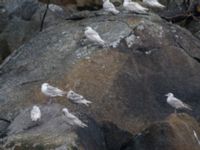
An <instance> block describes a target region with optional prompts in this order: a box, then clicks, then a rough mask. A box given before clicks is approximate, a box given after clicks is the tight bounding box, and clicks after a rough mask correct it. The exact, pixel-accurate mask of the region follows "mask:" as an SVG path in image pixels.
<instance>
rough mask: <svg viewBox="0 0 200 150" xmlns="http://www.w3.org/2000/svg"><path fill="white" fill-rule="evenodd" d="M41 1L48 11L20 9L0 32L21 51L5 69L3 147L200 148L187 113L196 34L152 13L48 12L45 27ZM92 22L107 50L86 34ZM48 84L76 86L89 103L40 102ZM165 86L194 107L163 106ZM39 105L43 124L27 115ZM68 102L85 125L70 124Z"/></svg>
mask: <svg viewBox="0 0 200 150" xmlns="http://www.w3.org/2000/svg"><path fill="white" fill-rule="evenodd" d="M55 3H56V2H55ZM67 5H68V4H67ZM38 7H39V8H40V7H42V9H39V8H38V9H37V10H36V12H34V11H30V14H29V15H28V14H27V15H28V16H25V17H24V16H23V13H24V12H23V11H22V12H20V11H19V12H20V13H14V14H16V15H12V16H13V17H11V19H12V21H13V22H12V21H11V22H10V23H9V24H7V25H6V26H5V28H4V29H3V31H2V33H1V34H0V37H2V39H6V42H7V45H8V46H6V47H8V49H9V50H10V49H11V50H15V51H14V52H13V53H12V54H11V55H9V57H7V59H6V60H5V61H4V62H3V63H2V64H1V66H0V118H5V119H6V120H8V121H11V124H10V123H8V122H7V123H6V122H5V121H3V122H2V123H1V122H0V136H1V137H3V139H2V140H1V141H0V142H1V143H2V144H1V148H2V149H11V148H12V149H19V150H21V149H22V150H23V149H47V150H48V149H56V150H62V149H67V148H68V149H80V150H82V149H83V150H85V149H87V150H94V149H95V150H98V149H99V150H104V149H105V150H132V149H134V150H136V149H137V150H147V149H148V150H156V149H162V150H184V149H183V148H185V150H189V149H188V148H189V147H190V148H191V147H192V148H193V149H194V150H196V149H198V148H199V147H198V143H197V140H196V141H195V139H196V138H194V133H193V130H194V131H195V132H196V134H197V136H199V127H198V123H197V122H196V121H195V120H194V119H193V118H191V117H190V116H194V117H196V118H198V117H199V115H200V111H199V110H200V109H199V106H200V105H199V104H200V102H199V97H200V94H199V88H200V69H199V68H200V64H199V62H200V41H199V39H198V38H196V37H194V36H193V35H192V33H190V32H189V31H188V30H186V29H184V28H181V27H180V26H178V25H174V24H172V23H169V22H167V21H165V20H163V19H161V18H160V17H159V16H158V15H155V14H154V13H150V14H149V15H136V14H128V13H121V14H119V15H118V16H113V15H105V14H103V13H102V11H101V10H99V11H82V12H78V13H75V15H74V16H75V18H76V19H74V20H75V21H74V20H70V17H71V16H69V18H68V20H63V18H62V19H61V18H60V17H59V16H57V14H54V12H52V11H49V12H48V14H47V18H46V21H45V28H44V31H43V32H40V33H39V32H36V31H38V28H39V23H40V20H39V19H38V18H39V16H40V14H43V12H44V10H45V5H42V6H40V5H39V6H38ZM19 8H21V5H20V7H19ZM19 10H20V9H19ZM23 10H24V9H23ZM16 12H18V11H16ZM33 12H34V13H33ZM74 16H72V18H73V17H74ZM66 19H67V18H66ZM16 22H18V23H16ZM34 23H35V24H34ZM32 25H33V27H32ZM13 26H14V27H13ZM86 26H91V27H92V28H94V29H95V30H96V31H97V32H98V33H99V34H100V35H101V37H102V38H103V39H104V40H105V41H106V42H107V43H108V45H109V47H107V48H102V47H99V46H97V45H94V44H93V43H90V42H89V41H88V40H86V39H85V37H84V28H85V27H86ZM21 27H22V28H21ZM11 29H17V30H16V31H15V32H13V31H12V30H11ZM21 30H23V31H21ZM9 32H10V33H9ZM7 33H9V34H7ZM29 33H30V34H29ZM21 34H22V35H21ZM8 37H9V38H8ZM22 41H23V42H22ZM16 45H17V46H16ZM0 46H1V45H0ZM44 82H48V83H50V84H51V85H54V86H57V87H59V88H61V89H63V90H66V91H68V90H70V89H72V90H74V91H76V92H77V93H79V94H81V95H84V97H85V98H86V99H88V100H90V101H92V104H91V106H90V107H88V108H87V107H84V106H77V105H74V104H71V103H70V102H69V101H68V100H67V98H66V97H61V98H55V99H54V100H53V104H49V105H47V104H44V102H45V101H46V97H45V96H44V95H43V94H42V93H41V91H40V86H41V84H42V83H44ZM168 92H173V93H174V94H175V96H176V97H178V98H180V99H181V100H183V101H184V102H185V103H187V104H189V105H191V106H192V108H193V111H188V112H187V113H188V114H189V115H190V116H188V115H185V114H178V115H177V116H176V115H174V114H173V115H170V114H171V113H172V112H173V111H174V110H173V108H171V107H170V106H169V105H168V104H167V103H166V97H164V95H165V94H166V93H168ZM35 104H38V105H39V106H40V108H41V110H42V119H41V121H40V122H39V123H38V124H33V122H32V121H31V120H30V109H31V108H32V106H33V105H35ZM63 107H67V108H69V110H70V111H72V112H76V113H75V114H76V115H77V116H78V117H80V119H81V120H83V121H85V122H86V123H87V124H88V126H89V127H88V128H84V129H81V128H71V127H70V126H68V125H67V124H66V123H65V122H64V121H63V117H62V113H61V109H62V108H63ZM180 112H181V111H180ZM169 115H170V116H169ZM167 117H168V118H167ZM166 118H167V119H166ZM163 120H164V121H163ZM179 136H180V137H182V138H180V137H179ZM188 141H189V142H188ZM177 143H178V144H177Z"/></svg>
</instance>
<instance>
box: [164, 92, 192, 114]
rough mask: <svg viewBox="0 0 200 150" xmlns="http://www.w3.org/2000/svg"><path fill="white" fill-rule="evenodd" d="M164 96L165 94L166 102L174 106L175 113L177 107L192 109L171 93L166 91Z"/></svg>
mask: <svg viewBox="0 0 200 150" xmlns="http://www.w3.org/2000/svg"><path fill="white" fill-rule="evenodd" d="M165 96H167V103H168V104H169V105H171V106H172V107H174V108H175V113H176V110H177V109H189V110H192V108H191V107H190V106H189V105H187V104H185V103H184V102H182V101H181V100H179V99H178V98H176V97H174V94H173V93H168V94H166V95H165Z"/></svg>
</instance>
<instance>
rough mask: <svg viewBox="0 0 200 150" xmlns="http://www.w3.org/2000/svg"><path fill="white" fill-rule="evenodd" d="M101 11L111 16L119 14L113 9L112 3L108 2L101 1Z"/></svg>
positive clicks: (108, 0) (105, 0)
mask: <svg viewBox="0 0 200 150" xmlns="http://www.w3.org/2000/svg"><path fill="white" fill-rule="evenodd" d="M103 9H104V10H105V11H107V12H111V13H112V14H114V15H116V14H119V10H117V9H116V8H115V6H114V5H113V3H111V2H110V0H103Z"/></svg>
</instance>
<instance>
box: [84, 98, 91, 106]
mask: <svg viewBox="0 0 200 150" xmlns="http://www.w3.org/2000/svg"><path fill="white" fill-rule="evenodd" d="M91 103H92V102H91V101H88V100H86V99H85V100H84V101H83V104H85V105H86V106H89V104H91Z"/></svg>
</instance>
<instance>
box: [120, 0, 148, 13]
mask: <svg viewBox="0 0 200 150" xmlns="http://www.w3.org/2000/svg"><path fill="white" fill-rule="evenodd" d="M123 7H124V9H125V10H127V11H130V12H135V13H139V14H146V13H147V11H148V8H145V7H143V6H141V5H140V4H139V3H137V2H132V1H131V0H124V3H123Z"/></svg>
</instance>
